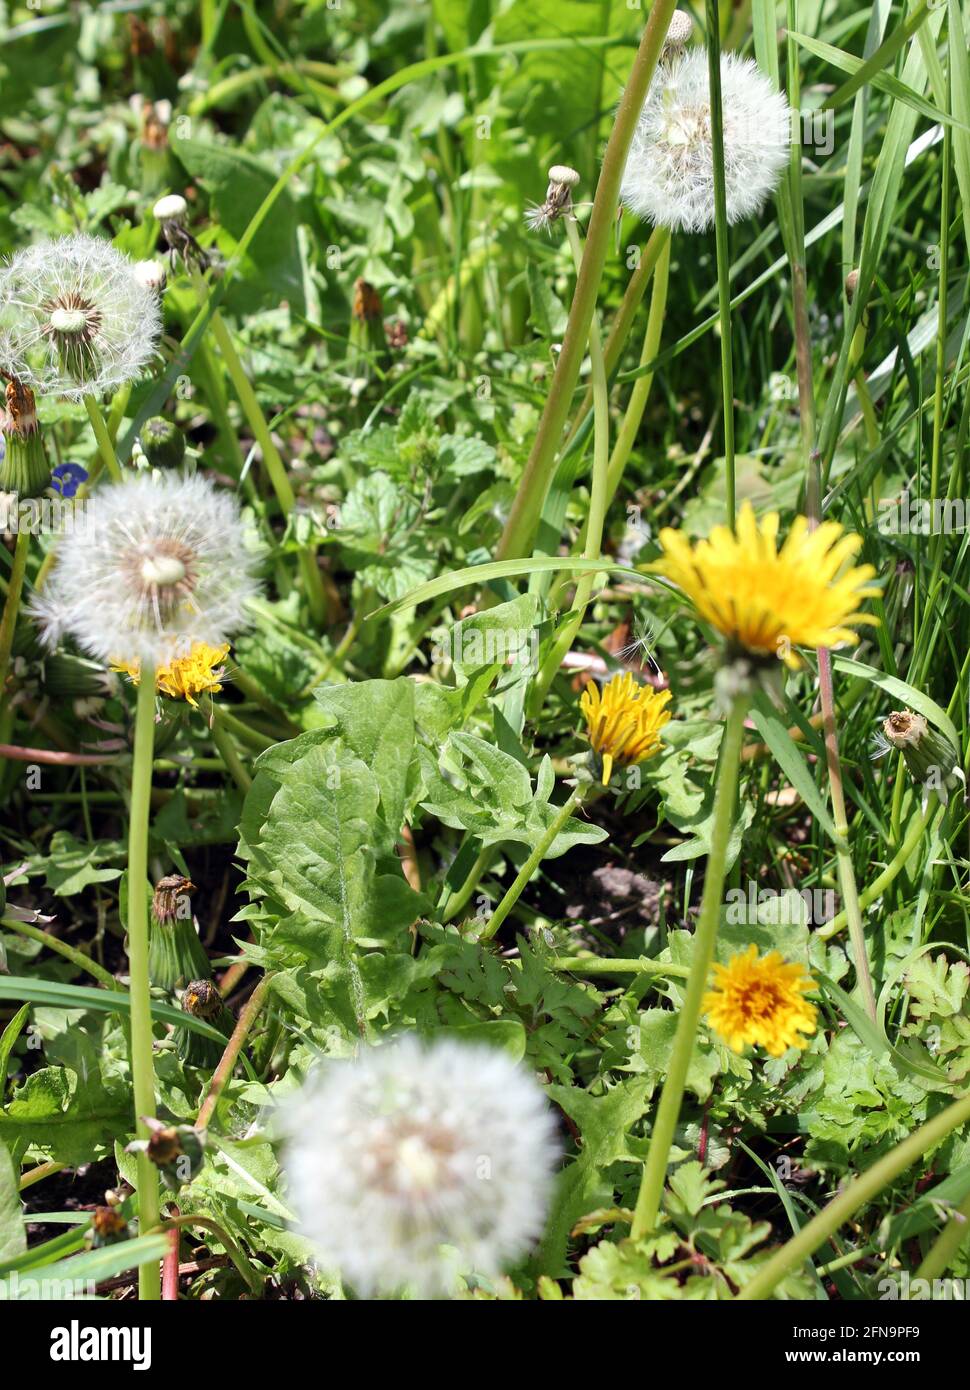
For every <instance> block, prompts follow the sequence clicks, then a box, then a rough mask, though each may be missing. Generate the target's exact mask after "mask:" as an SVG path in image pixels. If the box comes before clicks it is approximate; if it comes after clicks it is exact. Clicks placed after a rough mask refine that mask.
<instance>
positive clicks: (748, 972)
mask: <svg viewBox="0 0 970 1390" xmlns="http://www.w3.org/2000/svg"><path fill="white" fill-rule="evenodd" d="M813 988H814V981H813V980H812V977H811V976H810V975H808V974H806V972H805V971H804V970H803V969H802V967H801V966H800V965H786V963H785V962H784V960H783V959H782V957H781V956H780V955H779V954H778V952H777V951H769V953H768V954H767V955H766V956H760V957H759V955H758V952H757V949H756V948H755V947H754V946H749V947H748V949H747V950H746V951H743V952H741V953H740V954H739V955H736V956H732V957H731V959H730V961H729V962H728V964H727V965H715V967H714V988H713V989H711V990H709V991H708V993H707V994H706V995H705V996H704V1001H703V1004H702V1008H703V1010H704V1013H705V1014H706V1015H707V1021H708V1023H709V1024H710V1026H711V1027H712V1028H713V1029H714V1031H715V1033H717V1034H719V1036H720V1037H721V1038H723V1039H724V1041H725V1042H726V1043H727V1045H728V1047H730V1048H731V1050H732V1051H734V1052H743V1051H744V1049H745V1047H746V1046H752V1047H763V1048H764V1049H765V1051H766V1052H767V1053H768V1054H769V1055H770V1056H771V1057H780V1056H781V1055H782V1053H784V1052H785V1051H786V1050H787V1049H788V1048H789V1047H799V1048H804V1047H806V1046H807V1045H808V1037H807V1036H806V1035H807V1034H812V1033H814V1032H815V1027H816V1021H817V1017H818V1015H817V1011H816V1009H815V1006H814V1004H810V1003H809V1002H808V1000H807V999H806V998H805V994H806V993H807V992H808V991H809V990H811V989H813Z"/></svg>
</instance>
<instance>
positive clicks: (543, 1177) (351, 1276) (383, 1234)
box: [284, 1037, 558, 1297]
mask: <svg viewBox="0 0 970 1390" xmlns="http://www.w3.org/2000/svg"><path fill="white" fill-rule="evenodd" d="M289 1130H290V1135H291V1138H290V1143H289V1145H288V1148H287V1151H286V1156H285V1158H284V1167H285V1168H286V1171H287V1174H288V1176H289V1180H290V1191H291V1193H292V1198H293V1203H294V1206H295V1208H296V1211H297V1214H298V1216H299V1218H300V1221H301V1224H302V1226H303V1229H304V1231H305V1233H306V1235H307V1237H308V1238H309V1239H310V1241H311V1242H312V1243H313V1245H314V1246H315V1247H316V1249H317V1251H318V1254H319V1258H320V1261H321V1264H322V1265H323V1266H324V1267H325V1268H327V1269H332V1270H334V1271H339V1273H340V1274H341V1276H342V1277H343V1278H344V1279H346V1280H347V1282H348V1283H349V1284H350V1285H351V1286H352V1287H353V1288H354V1290H355V1291H356V1292H357V1293H358V1294H359V1295H361V1296H362V1297H369V1296H370V1295H372V1294H374V1293H377V1292H381V1291H386V1292H392V1291H394V1290H397V1289H402V1288H407V1289H410V1290H411V1291H413V1292H414V1293H415V1294H416V1295H418V1296H431V1295H434V1294H440V1293H445V1294H446V1293H449V1292H451V1291H453V1290H454V1288H455V1286H456V1282H457V1279H458V1277H459V1275H461V1274H466V1273H470V1272H472V1271H474V1272H475V1273H477V1274H481V1275H485V1276H494V1275H496V1274H499V1273H501V1272H502V1270H503V1269H505V1268H507V1267H508V1266H509V1265H511V1264H513V1263H514V1262H515V1261H516V1260H518V1259H519V1258H520V1257H521V1256H522V1255H524V1254H525V1253H526V1251H527V1250H528V1249H529V1246H530V1245H531V1244H532V1242H533V1241H534V1240H535V1239H536V1237H537V1236H538V1235H539V1234H540V1233H541V1230H542V1225H543V1221H544V1218H545V1209H546V1203H547V1200H548V1196H549V1189H550V1182H551V1176H552V1170H553V1167H554V1165H555V1163H556V1161H557V1157H558V1146H557V1144H556V1141H555V1126H554V1123H553V1120H552V1116H551V1113H550V1111H549V1108H548V1106H547V1105H546V1103H545V1100H544V1097H543V1094H542V1091H541V1090H540V1088H539V1087H538V1086H537V1085H536V1083H535V1081H534V1080H533V1078H532V1077H531V1076H530V1075H529V1074H528V1072H526V1071H525V1070H524V1069H523V1068H522V1067H520V1066H518V1065H517V1064H516V1063H515V1062H513V1061H512V1060H511V1058H509V1057H508V1056H507V1055H506V1054H505V1053H504V1052H502V1051H501V1050H499V1049H497V1048H491V1047H483V1046H480V1045H479V1046H465V1045H462V1044H459V1043H455V1042H451V1041H437V1042H434V1043H432V1044H430V1045H427V1044H423V1043H420V1042H418V1041H417V1040H416V1039H414V1038H411V1037H409V1038H404V1039H402V1040H401V1041H399V1042H395V1043H391V1044H389V1045H386V1046H383V1047H373V1048H367V1049H365V1050H364V1051H363V1053H362V1055H361V1056H360V1058H359V1059H358V1060H357V1061H354V1062H339V1063H330V1064H327V1065H325V1066H324V1067H321V1068H320V1069H319V1070H318V1071H317V1072H315V1073H314V1074H312V1075H311V1077H310V1080H309V1081H308V1083H307V1085H306V1087H305V1088H304V1091H303V1093H302V1095H301V1096H300V1097H299V1098H298V1100H297V1101H296V1102H295V1103H293V1106H292V1110H291V1112H290V1123H289Z"/></svg>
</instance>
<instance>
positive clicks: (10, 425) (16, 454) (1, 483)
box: [0, 380, 51, 498]
mask: <svg viewBox="0 0 970 1390" xmlns="http://www.w3.org/2000/svg"><path fill="white" fill-rule="evenodd" d="M5 395H6V402H7V408H6V410H5V411H4V413H3V415H2V416H0V431H2V434H3V453H2V455H0V492H12V493H16V495H17V496H18V497H20V498H30V497H39V496H40V495H41V493H42V492H44V490H45V489H46V488H47V487H49V486H50V481H51V470H50V465H49V463H48V462H47V453H46V451H45V449H44V442H43V440H42V439H41V434H40V428H39V426H38V424H37V409H36V406H35V403H34V393H33V391H31V389H30V387H29V386H25V385H24V384H23V383H22V382H20V381H16V380H11V381H9V382H8V383H7V388H6V392H5Z"/></svg>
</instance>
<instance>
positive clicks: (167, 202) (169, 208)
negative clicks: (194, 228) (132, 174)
mask: <svg viewBox="0 0 970 1390" xmlns="http://www.w3.org/2000/svg"><path fill="white" fill-rule="evenodd" d="M188 210H189V205H188V203H187V202H186V201H185V199H184V198H183V197H182V195H181V194H180V193H167V194H166V195H165V197H164V198H159V200H158V202H157V203H156V204H155V206H154V207H153V208H152V212H153V213H154V215H155V216H156V217H157V218H158V220H159V222H180V221H181V220H182V218H183V217H184V216H185V215H186V213H187V212H188Z"/></svg>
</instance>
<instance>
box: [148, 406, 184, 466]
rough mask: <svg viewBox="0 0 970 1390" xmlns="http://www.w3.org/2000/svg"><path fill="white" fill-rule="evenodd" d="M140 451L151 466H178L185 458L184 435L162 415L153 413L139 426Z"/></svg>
mask: <svg viewBox="0 0 970 1390" xmlns="http://www.w3.org/2000/svg"><path fill="white" fill-rule="evenodd" d="M141 447H142V451H143V453H144V455H145V457H146V459H147V460H148V462H149V463H150V464H151V465H152V467H153V468H178V466H179V464H180V463H181V462H182V460H183V459H184V458H185V435H184V434H183V433H182V431H181V430H180V429H179V427H178V426H177V425H176V424H175V423H174V421H172V420H166V419H165V416H164V415H153V416H152V418H151V419H150V420H146V421H145V423H144V424H143V425H142V427H141Z"/></svg>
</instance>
